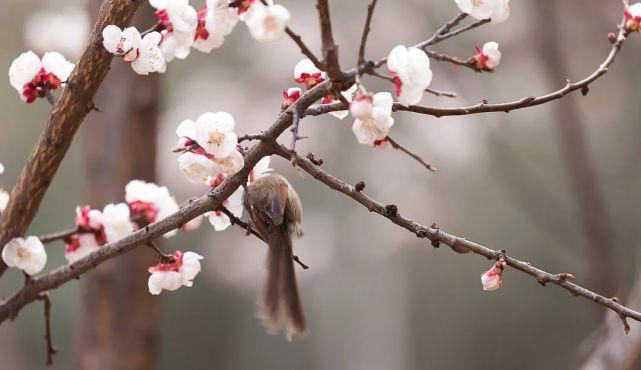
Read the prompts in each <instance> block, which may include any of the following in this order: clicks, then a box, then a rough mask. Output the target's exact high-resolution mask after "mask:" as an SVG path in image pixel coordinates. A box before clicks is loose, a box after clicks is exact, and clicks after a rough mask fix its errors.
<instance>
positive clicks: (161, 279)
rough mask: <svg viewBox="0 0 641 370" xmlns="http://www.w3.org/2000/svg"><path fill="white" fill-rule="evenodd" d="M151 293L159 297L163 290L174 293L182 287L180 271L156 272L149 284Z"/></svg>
mask: <svg viewBox="0 0 641 370" xmlns="http://www.w3.org/2000/svg"><path fill="white" fill-rule="evenodd" d="M147 286H148V287H149V293H151V294H153V295H158V294H160V293H161V292H162V290H163V289H165V290H169V291H173V290H176V289H178V288H180V287H181V286H182V276H181V275H180V272H178V271H154V272H152V273H151V275H150V276H149V280H148V282H147Z"/></svg>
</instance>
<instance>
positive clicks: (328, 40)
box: [316, 0, 345, 81]
mask: <svg viewBox="0 0 641 370" xmlns="http://www.w3.org/2000/svg"><path fill="white" fill-rule="evenodd" d="M328 1H329V0H318V1H317V2H316V8H317V9H318V17H319V20H320V30H321V41H322V45H323V58H324V59H325V62H324V63H325V69H326V72H327V75H328V76H329V78H330V79H331V80H332V81H341V80H343V78H344V77H345V76H344V74H343V71H341V67H340V64H339V62H338V45H336V43H334V35H333V34H332V21H331V17H330V15H329V4H328Z"/></svg>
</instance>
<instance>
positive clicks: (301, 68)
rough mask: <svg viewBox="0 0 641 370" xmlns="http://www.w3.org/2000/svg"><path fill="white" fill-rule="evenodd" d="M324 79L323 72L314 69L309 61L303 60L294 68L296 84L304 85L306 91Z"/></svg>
mask: <svg viewBox="0 0 641 370" xmlns="http://www.w3.org/2000/svg"><path fill="white" fill-rule="evenodd" d="M326 78H327V75H326V74H325V72H322V71H321V70H320V69H318V68H316V66H315V65H314V63H313V62H312V61H311V60H309V59H303V60H301V61H300V62H298V63H296V66H294V80H296V82H298V83H304V84H305V86H307V88H308V89H311V88H312V87H314V86H316V85H318V84H319V83H321V82H323V81H324V80H325V79H326Z"/></svg>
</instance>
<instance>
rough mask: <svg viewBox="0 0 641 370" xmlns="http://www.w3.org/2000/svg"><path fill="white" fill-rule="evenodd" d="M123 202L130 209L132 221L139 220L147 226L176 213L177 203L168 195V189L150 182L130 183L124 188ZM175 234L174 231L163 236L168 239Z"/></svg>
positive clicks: (136, 181) (134, 181) (137, 181)
mask: <svg viewBox="0 0 641 370" xmlns="http://www.w3.org/2000/svg"><path fill="white" fill-rule="evenodd" d="M125 201H126V202H127V204H128V205H129V207H130V208H131V212H132V216H133V217H134V219H136V218H141V219H142V220H143V221H145V223H148V224H150V223H153V222H156V221H160V220H162V219H165V218H166V217H167V216H169V215H171V214H172V213H175V212H176V211H178V203H176V199H174V197H172V196H171V194H169V189H167V187H165V186H158V185H156V184H154V183H152V182H145V181H141V180H132V181H130V182H129V183H128V184H127V186H125ZM175 233H176V231H175V230H174V231H171V232H169V233H167V234H165V236H166V237H169V236H172V235H174V234H175Z"/></svg>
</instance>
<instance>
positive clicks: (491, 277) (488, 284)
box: [481, 262, 503, 291]
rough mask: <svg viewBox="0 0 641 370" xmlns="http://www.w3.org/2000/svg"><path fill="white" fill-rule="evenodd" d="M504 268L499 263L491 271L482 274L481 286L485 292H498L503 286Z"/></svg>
mask: <svg viewBox="0 0 641 370" xmlns="http://www.w3.org/2000/svg"><path fill="white" fill-rule="evenodd" d="M502 274H503V267H502V265H501V263H500V262H497V263H496V264H495V265H494V266H492V267H491V268H490V269H489V270H487V271H485V272H484V273H483V274H481V285H483V290H487V291H492V290H497V289H498V288H500V287H501V285H503V278H502V277H501V275H502Z"/></svg>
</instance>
